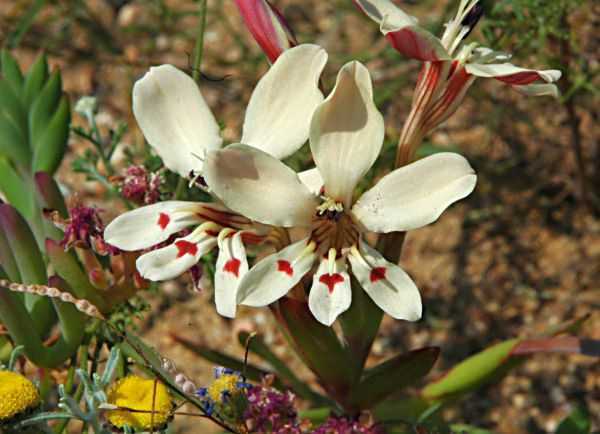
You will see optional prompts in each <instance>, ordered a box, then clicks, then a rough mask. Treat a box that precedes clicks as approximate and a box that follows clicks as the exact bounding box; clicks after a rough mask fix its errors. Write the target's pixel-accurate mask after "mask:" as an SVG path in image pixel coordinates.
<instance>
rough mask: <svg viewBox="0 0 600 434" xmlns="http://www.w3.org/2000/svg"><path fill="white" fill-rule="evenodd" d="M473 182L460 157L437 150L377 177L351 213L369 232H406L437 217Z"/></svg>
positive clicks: (469, 168)
mask: <svg viewBox="0 0 600 434" xmlns="http://www.w3.org/2000/svg"><path fill="white" fill-rule="evenodd" d="M476 182H477V176H476V175H475V172H474V170H473V168H472V167H471V166H470V165H469V162H468V161H467V160H466V159H465V158H464V157H462V156H461V155H459V154H454V153H451V152H441V153H439V154H434V155H431V156H429V157H427V158H423V159H422V160H418V161H416V162H414V163H412V164H409V165H408V166H404V167H401V168H399V169H396V170H394V171H393V172H391V173H389V174H388V175H386V176H384V177H383V178H381V179H380V180H379V182H378V183H377V184H376V185H375V186H374V187H373V188H371V189H370V190H368V191H367V192H365V193H364V194H363V195H362V196H361V197H360V198H359V199H358V201H357V202H356V204H355V205H354V207H353V208H352V212H353V213H354V216H355V217H356V218H357V219H358V220H359V221H360V222H361V223H362V224H363V225H364V226H365V227H366V228H367V229H368V230H370V231H374V232H379V233H387V232H394V231H408V230H410V229H416V228H419V227H421V226H425V225H428V224H429V223H432V222H434V221H435V220H437V218H438V217H439V216H440V214H441V213H442V212H443V211H444V210H445V209H446V208H448V206H450V205H451V204H452V203H454V202H456V201H458V200H460V199H462V198H464V197H466V196H468V195H469V194H470V193H471V192H472V191H473V189H474V188H475V183H476Z"/></svg>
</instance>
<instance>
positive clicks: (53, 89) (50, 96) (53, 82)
mask: <svg viewBox="0 0 600 434" xmlns="http://www.w3.org/2000/svg"><path fill="white" fill-rule="evenodd" d="M61 96H62V80H61V77H60V72H59V71H54V72H53V73H52V75H51V76H50V79H49V80H48V81H47V82H46V84H45V85H44V87H43V89H42V91H41V92H40V93H39V94H38V95H37V97H36V98H35V100H34V102H33V104H32V105H31V108H30V109H29V137H30V140H31V144H32V145H33V149H36V148H37V146H38V142H39V140H40V139H41V138H42V136H43V135H44V133H45V131H46V129H47V128H48V124H49V123H50V119H51V118H52V115H53V113H54V112H55V111H56V108H57V106H58V103H59V101H60V97H61Z"/></svg>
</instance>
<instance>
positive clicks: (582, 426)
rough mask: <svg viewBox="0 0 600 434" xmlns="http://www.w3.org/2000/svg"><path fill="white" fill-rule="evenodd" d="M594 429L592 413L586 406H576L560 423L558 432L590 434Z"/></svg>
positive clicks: (564, 433)
mask: <svg viewBox="0 0 600 434" xmlns="http://www.w3.org/2000/svg"><path fill="white" fill-rule="evenodd" d="M591 429H592V422H591V420H590V415H589V413H588V411H587V409H586V408H585V407H576V408H575V409H574V410H573V411H572V412H571V414H570V415H569V416H567V417H566V418H565V419H563V421H562V422H561V423H560V425H558V428H557V429H556V434H589V432H590V430H591Z"/></svg>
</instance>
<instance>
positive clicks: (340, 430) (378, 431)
mask: <svg viewBox="0 0 600 434" xmlns="http://www.w3.org/2000/svg"><path fill="white" fill-rule="evenodd" d="M383 432H384V431H383V429H382V427H381V426H379V425H376V424H372V423H370V422H367V423H363V422H361V421H358V420H353V419H348V418H345V417H340V418H337V417H333V416H331V417H329V419H327V420H326V421H325V423H324V424H323V425H321V426H320V427H318V428H317V429H316V430H314V431H313V432H312V434H383Z"/></svg>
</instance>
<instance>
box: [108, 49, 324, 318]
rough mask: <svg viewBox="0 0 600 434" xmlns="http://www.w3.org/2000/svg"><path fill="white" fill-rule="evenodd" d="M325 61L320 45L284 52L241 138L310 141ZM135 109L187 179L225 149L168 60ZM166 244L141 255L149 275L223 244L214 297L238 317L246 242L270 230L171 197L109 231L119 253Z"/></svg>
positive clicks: (151, 76)
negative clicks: (212, 154) (205, 160)
mask: <svg viewBox="0 0 600 434" xmlns="http://www.w3.org/2000/svg"><path fill="white" fill-rule="evenodd" d="M326 61H327V54H326V53H325V51H324V50H323V49H322V48H320V47H318V46H316V45H300V46H298V47H295V48H292V49H289V50H286V52H285V53H284V54H282V55H281V56H280V57H279V58H278V59H277V61H276V62H275V63H274V64H273V66H272V67H271V68H270V70H269V71H268V72H267V74H265V76H264V77H263V78H262V79H261V80H260V81H259V83H258V85H257V86H256V88H255V90H254V92H253V94H252V96H251V98H250V102H249V104H248V108H247V111H246V117H245V121H244V126H243V136H242V139H241V142H242V143H245V144H247V145H249V146H252V147H254V149H257V150H258V149H260V150H261V152H265V153H268V155H270V156H272V158H284V157H287V156H288V155H290V154H292V153H294V152H295V151H296V150H297V149H298V148H299V147H300V146H302V144H303V143H304V142H305V141H306V139H307V137H308V133H309V128H310V119H311V115H312V113H313V111H314V110H315V108H316V107H317V105H318V104H319V103H321V102H322V101H323V95H322V93H321V91H320V90H319V88H318V82H319V77H320V74H321V71H322V70H323V68H324V66H325V62H326ZM133 112H134V114H135V117H136V120H137V121H138V124H139V125H140V128H141V129H142V131H143V133H144V136H145V137H146V139H147V141H148V143H149V144H150V146H151V147H152V148H153V149H154V151H155V152H156V153H157V154H158V155H159V156H160V157H161V158H162V160H163V162H164V164H165V166H167V167H168V168H169V169H170V170H172V171H174V172H177V173H179V174H180V175H181V176H182V177H188V176H189V175H191V174H194V175H198V174H199V175H202V172H203V169H202V160H203V158H204V154H205V153H206V152H207V151H210V150H216V149H219V148H220V147H221V144H222V139H221V137H220V132H219V126H218V124H217V122H216V121H215V119H214V117H213V115H212V113H211V112H210V109H209V108H208V105H207V104H206V102H205V101H204V99H203V97H202V95H201V94H200V91H199V89H198V87H197V85H196V83H195V82H194V81H193V80H192V78H190V77H189V76H188V75H187V74H185V73H183V72H181V71H179V70H178V69H176V68H175V67H173V66H171V65H161V66H158V67H154V68H151V69H150V71H149V72H148V73H147V74H146V75H145V76H144V77H143V78H142V79H140V80H139V81H137V82H136V84H135V86H134V88H133ZM184 229H191V232H190V233H189V234H187V235H185V236H182V237H179V238H177V239H175V240H174V241H172V242H169V243H167V245H164V246H159V247H158V248H155V250H152V251H150V252H148V253H145V254H143V255H142V256H140V257H139V259H138V260H137V263H136V265H137V268H138V270H139V272H140V274H141V275H142V276H143V277H145V278H147V279H150V280H154V281H160V280H167V279H172V278H174V277H176V276H178V275H180V274H181V273H183V272H185V271H186V270H189V269H190V268H191V267H192V266H194V265H195V264H196V263H197V262H198V261H199V259H200V258H201V257H202V256H203V255H204V254H206V253H208V252H209V251H211V250H213V249H214V248H216V247H217V248H219V256H218V258H217V269H216V273H215V301H216V305H217V310H218V312H219V313H220V314H221V315H224V316H229V317H233V316H235V310H236V293H237V286H238V283H239V282H240V280H241V279H242V277H243V276H244V275H245V273H246V272H247V271H248V261H247V259H246V251H245V247H244V244H248V243H250V244H259V243H261V242H263V241H265V239H266V237H267V234H268V232H269V230H268V228H266V227H264V226H263V225H260V224H259V225H257V224H254V223H253V222H251V221H250V220H248V219H247V218H245V217H243V216H241V215H239V214H238V213H236V212H232V211H231V210H230V209H228V208H226V207H224V206H222V205H220V204H217V203H195V202H182V201H166V202H160V203H157V204H154V205H150V206H145V207H142V208H138V209H136V210H133V211H130V212H128V213H125V214H123V215H121V216H119V217H117V218H116V219H115V220H114V221H113V222H112V223H111V224H110V225H109V226H108V227H107V228H106V230H105V233H104V236H105V239H106V241H107V242H108V243H110V244H112V245H115V246H117V247H118V248H120V249H122V250H128V251H131V250H141V249H147V248H150V247H153V246H157V245H159V244H161V243H164V242H165V241H168V240H170V239H171V237H172V236H173V235H175V234H177V233H179V232H181V231H182V230H184Z"/></svg>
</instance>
